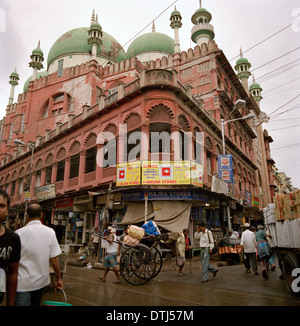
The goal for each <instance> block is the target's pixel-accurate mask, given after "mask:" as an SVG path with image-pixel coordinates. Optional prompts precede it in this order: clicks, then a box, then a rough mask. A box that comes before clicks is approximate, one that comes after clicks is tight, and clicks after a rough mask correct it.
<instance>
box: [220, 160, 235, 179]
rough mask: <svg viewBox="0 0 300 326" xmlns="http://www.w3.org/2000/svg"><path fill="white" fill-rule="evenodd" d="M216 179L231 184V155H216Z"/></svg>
mask: <svg viewBox="0 0 300 326" xmlns="http://www.w3.org/2000/svg"><path fill="white" fill-rule="evenodd" d="M218 177H219V178H220V179H222V180H223V181H225V182H227V183H233V168H232V155H227V154H222V155H218Z"/></svg>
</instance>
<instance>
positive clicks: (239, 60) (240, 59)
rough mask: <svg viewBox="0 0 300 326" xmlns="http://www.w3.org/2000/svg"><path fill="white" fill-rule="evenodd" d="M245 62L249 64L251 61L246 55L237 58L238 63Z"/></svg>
mask: <svg viewBox="0 0 300 326" xmlns="http://www.w3.org/2000/svg"><path fill="white" fill-rule="evenodd" d="M243 63H246V64H249V61H248V59H246V58H244V57H240V58H238V59H237V60H236V65H240V64H243Z"/></svg>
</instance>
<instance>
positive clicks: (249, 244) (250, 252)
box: [241, 223, 258, 275]
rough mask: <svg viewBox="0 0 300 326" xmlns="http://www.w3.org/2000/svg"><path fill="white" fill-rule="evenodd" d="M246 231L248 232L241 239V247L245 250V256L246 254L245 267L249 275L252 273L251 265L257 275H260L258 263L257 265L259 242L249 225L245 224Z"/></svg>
mask: <svg viewBox="0 0 300 326" xmlns="http://www.w3.org/2000/svg"><path fill="white" fill-rule="evenodd" d="M245 229H246V230H245V231H244V232H243V233H242V237H241V245H242V246H243V248H244V254H245V260H244V265H245V267H246V271H247V273H251V272H250V264H251V266H252V269H253V271H254V273H255V275H258V272H257V263H256V247H257V242H256V239H255V234H254V233H253V232H252V231H250V224H249V223H246V224H245Z"/></svg>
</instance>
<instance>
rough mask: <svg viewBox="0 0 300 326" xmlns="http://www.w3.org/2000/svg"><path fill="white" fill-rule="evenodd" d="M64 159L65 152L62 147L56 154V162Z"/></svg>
mask: <svg viewBox="0 0 300 326" xmlns="http://www.w3.org/2000/svg"><path fill="white" fill-rule="evenodd" d="M65 157H66V150H65V148H64V147H61V148H60V149H59V150H58V151H57V154H56V159H57V161H61V160H63V159H64V158H65Z"/></svg>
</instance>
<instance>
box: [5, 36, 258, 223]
mask: <svg viewBox="0 0 300 326" xmlns="http://www.w3.org/2000/svg"><path fill="white" fill-rule="evenodd" d="M238 99H243V100H245V101H246V102H247V105H246V107H245V108H244V109H243V110H236V111H235V112H234V113H233V115H232V116H231V118H240V117H242V116H244V115H246V114H248V113H249V112H253V113H254V114H255V115H256V116H258V114H259V112H260V110H259V107H258V105H257V103H256V102H255V100H254V99H253V98H252V96H251V95H248V93H247V92H246V91H245V89H244V87H243V85H242V84H241V82H240V81H239V79H238V78H237V76H236V74H235V72H234V71H233V69H232V68H231V66H230V64H229V63H228V61H227V59H226V57H225V56H224V54H223V52H222V51H221V50H220V49H218V47H217V45H216V43H215V42H214V41H210V42H209V44H208V46H207V45H206V44H203V45H202V46H201V48H200V47H199V46H196V47H195V48H194V49H189V50H188V51H187V52H185V51H183V52H181V53H180V54H179V53H177V54H174V55H170V56H169V57H163V58H162V59H157V60H156V61H152V62H150V63H144V64H142V63H141V62H139V61H138V60H137V59H136V58H133V59H130V60H129V59H128V60H126V61H122V62H120V63H116V64H113V65H111V66H109V67H105V68H103V67H102V66H99V64H98V63H97V62H96V61H95V60H91V61H89V62H87V63H85V64H82V65H80V66H76V67H71V68H67V69H65V70H64V71H63V74H62V76H60V77H58V76H57V73H53V74H51V75H48V76H47V77H43V78H40V79H38V80H35V81H33V82H31V83H30V84H29V89H28V91H27V92H26V93H23V94H20V95H19V96H18V101H17V103H15V104H12V105H9V106H8V107H7V113H6V116H5V118H4V120H3V121H2V126H1V131H0V135H1V139H0V153H1V154H2V155H1V157H0V160H1V162H2V164H1V167H0V187H2V188H4V189H6V190H7V191H8V193H9V194H10V196H11V198H12V200H11V207H12V209H13V214H15V215H18V214H19V216H22V213H23V212H24V205H25V192H24V190H26V183H27V181H28V180H27V179H28V178H27V176H28V175H29V174H30V161H31V151H30V149H27V147H20V146H18V145H16V144H15V143H14V140H15V139H20V140H22V141H23V142H24V143H26V144H30V143H31V142H34V143H35V146H34V156H33V165H32V167H33V168H32V179H31V187H30V193H31V201H35V200H37V198H36V195H35V191H34V189H35V187H39V186H43V185H46V184H55V189H56V200H57V199H60V198H61V199H63V198H73V199H75V198H76V197H78V196H87V195H88V191H93V192H98V193H101V192H102V193H103V194H104V195H105V193H107V188H108V185H109V184H110V183H112V185H113V189H114V191H115V198H118V199H120V197H119V196H118V194H119V193H120V192H121V191H122V190H123V191H124V189H120V188H116V187H115V183H116V167H115V166H113V167H104V168H102V167H100V166H98V165H97V164H96V156H97V154H96V153H98V152H99V150H100V149H101V147H102V146H103V145H101V144H97V136H98V135H99V134H100V133H101V132H104V131H109V132H111V133H113V134H114V135H115V136H116V139H117V163H122V162H124V161H126V157H125V156H124V150H123V146H122V141H123V140H121V139H120V138H122V136H121V137H120V130H119V125H120V124H126V125H127V131H128V132H129V133H130V132H132V131H142V132H144V133H145V134H147V135H149V133H150V132H151V131H153V130H155V131H168V132H173V131H179V132H182V133H184V132H191V133H192V135H193V142H195V139H194V135H195V133H196V132H203V133H204V161H203V162H202V163H203V165H204V190H205V191H206V192H207V193H210V190H211V187H212V177H213V175H216V174H217V155H218V154H222V137H221V124H220V119H221V118H226V116H227V115H228V113H229V112H231V110H232V109H233V107H234V103H235V102H236V100H238ZM255 138H256V135H255V133H254V132H253V129H252V126H251V122H247V121H243V120H240V121H236V122H233V123H228V124H227V125H226V126H225V142H226V152H227V153H228V154H232V155H233V165H234V179H235V199H236V204H234V205H231V206H232V207H234V208H235V209H233V210H232V212H231V214H232V216H235V213H236V218H242V217H245V216H246V218H248V219H250V217H251V218H254V219H260V215H259V210H258V208H253V207H252V208H251V207H244V208H243V207H242V206H241V207H240V208H239V209H237V208H236V205H238V204H239V203H243V200H244V196H245V191H246V192H249V193H251V194H253V195H255V196H257V197H259V196H260V190H259V189H260V187H261V184H260V183H261V182H262V181H260V180H262V177H259V174H260V173H261V171H259V168H258V166H257V163H256V162H257V160H256V155H255V150H254V147H253V146H254V145H253V144H254V139H255ZM7 154H8V155H7ZM188 155H189V159H190V160H194V159H195V152H194V148H193V150H192V151H190V152H189V154H188ZM124 158H125V159H124ZM157 158H158V159H162V160H163V159H164V153H162V152H161V153H158V157H157ZM138 159H140V160H148V159H149V160H150V150H149V148H147V149H146V150H143V151H142V152H141V153H140V156H139V157H138ZM172 159H174V148H172V147H171V160H172ZM167 188H168V189H185V190H186V189H194V187H193V186H188V187H180V186H177V188H176V186H174V187H172V186H169V187H167ZM134 189H148V187H145V186H140V187H136V188H134ZM28 190H29V189H28ZM211 194H212V195H215V196H217V195H216V194H215V193H211ZM105 196H106V195H105ZM100 197H101V196H100ZM220 200H221V199H220ZM228 200H231V199H230V198H228ZM228 200H227V203H229V201H228ZM52 201H54V200H49V201H46V202H44V203H43V205H45V207H47V204H49V203H50V204H49V205H48V208H45V209H46V210H47V209H48V210H51V209H52V213H53V210H54V209H55V204H53V205H52V204H51V202H52ZM88 202H89V205H90V204H91V201H90V200H88ZM104 202H105V200H104V199H103V198H102V199H101V198H100V199H99V200H97V203H98V206H96V205H95V203H94V205H92V204H91V205H90V206H87V207H85V208H84V209H85V211H93V212H94V213H95V211H96V207H100V206H101V205H102V206H103V204H104ZM262 205H263V203H262V202H261V207H262ZM49 207H50V208H49ZM221 214H223V212H221ZM225 220H226V218H225V217H224V221H225ZM93 222H94V221H90V222H89V223H93ZM236 224H238V223H236Z"/></svg>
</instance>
